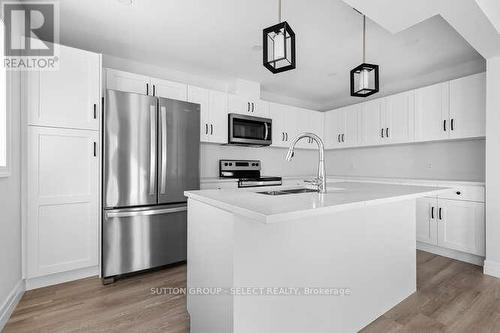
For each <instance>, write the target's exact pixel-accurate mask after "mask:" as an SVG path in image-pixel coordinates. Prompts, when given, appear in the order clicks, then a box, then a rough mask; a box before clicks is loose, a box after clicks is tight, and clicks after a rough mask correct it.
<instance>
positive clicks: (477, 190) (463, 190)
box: [438, 185, 485, 202]
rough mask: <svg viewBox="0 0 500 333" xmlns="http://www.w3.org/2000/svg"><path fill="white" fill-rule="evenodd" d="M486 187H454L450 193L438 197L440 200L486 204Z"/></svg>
mask: <svg viewBox="0 0 500 333" xmlns="http://www.w3.org/2000/svg"><path fill="white" fill-rule="evenodd" d="M484 192H485V191H484V186H467V185H465V186H460V185H459V186H453V187H452V188H451V189H450V190H449V191H446V192H443V193H441V194H439V195H438V198H439V199H450V200H464V201H477V202H484V197H485V194H484Z"/></svg>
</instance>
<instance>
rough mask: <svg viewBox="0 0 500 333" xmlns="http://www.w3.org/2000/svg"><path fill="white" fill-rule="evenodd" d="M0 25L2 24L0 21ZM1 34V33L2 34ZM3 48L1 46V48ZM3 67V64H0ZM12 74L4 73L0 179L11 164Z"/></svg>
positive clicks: (5, 174)
mask: <svg viewBox="0 0 500 333" xmlns="http://www.w3.org/2000/svg"><path fill="white" fill-rule="evenodd" d="M0 23H1V24H3V22H2V21H1V20H0ZM2 34H3V32H2ZM2 47H3V46H2ZM1 65H2V66H3V64H1ZM13 81H14V78H13V72H12V71H7V70H6V71H5V84H6V86H5V90H6V91H5V99H6V101H5V130H6V132H5V163H6V165H5V166H0V178H1V177H10V175H11V162H12V107H13V103H12V102H13V98H14V91H15V89H14V87H13V83H14V82H13Z"/></svg>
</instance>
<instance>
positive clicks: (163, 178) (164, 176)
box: [160, 106, 167, 194]
mask: <svg viewBox="0 0 500 333" xmlns="http://www.w3.org/2000/svg"><path fill="white" fill-rule="evenodd" d="M160 118H161V189H160V190H161V194H164V193H165V188H166V186H167V108H166V107H165V106H162V107H161V113H160Z"/></svg>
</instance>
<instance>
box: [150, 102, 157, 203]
mask: <svg viewBox="0 0 500 333" xmlns="http://www.w3.org/2000/svg"><path fill="white" fill-rule="evenodd" d="M149 124H150V126H151V128H150V131H149V135H150V136H149V149H150V151H149V155H150V159H149V194H150V195H153V194H155V192H156V188H155V187H156V184H155V182H156V177H155V170H156V105H151V106H150V107H149Z"/></svg>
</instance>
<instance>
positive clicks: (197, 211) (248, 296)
mask: <svg viewBox="0 0 500 333" xmlns="http://www.w3.org/2000/svg"><path fill="white" fill-rule="evenodd" d="M267 190H269V188H259V189H253V190H205V191H189V192H186V193H185V194H186V196H187V197H188V259H187V265H188V276H187V284H188V285H187V286H188V295H187V306H188V312H189V314H190V317H191V332H193V333H201V332H203V333H211V332H213V333H229V332H234V333H255V332H259V333H267V332H269V333H271V332H272V333H276V332H286V333H293V332H300V333H303V332H315V333H319V332H328V333H332V332H339V333H346V332H347V333H348V332H357V331H358V330H360V329H361V328H363V327H364V326H366V325H367V324H369V323H370V322H371V321H373V320H375V319H376V318H377V317H379V316H380V315H382V314H383V313H384V312H386V311H387V310H389V309H390V308H392V307H393V306H395V305H396V304H398V303H399V302H400V301H402V300H403V299H405V298H406V297H408V296H409V295H410V294H412V293H413V292H415V290H416V249H415V247H416V240H415V199H416V198H418V197H422V196H426V195H434V194H436V193H438V192H440V191H443V190H444V189H441V188H435V187H422V186H405V185H390V184H378V183H356V182H342V183H334V184H329V187H328V193H326V194H323V195H321V194H319V193H303V194H289V195H278V196H270V195H264V194H260V193H257V192H261V191H267Z"/></svg>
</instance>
